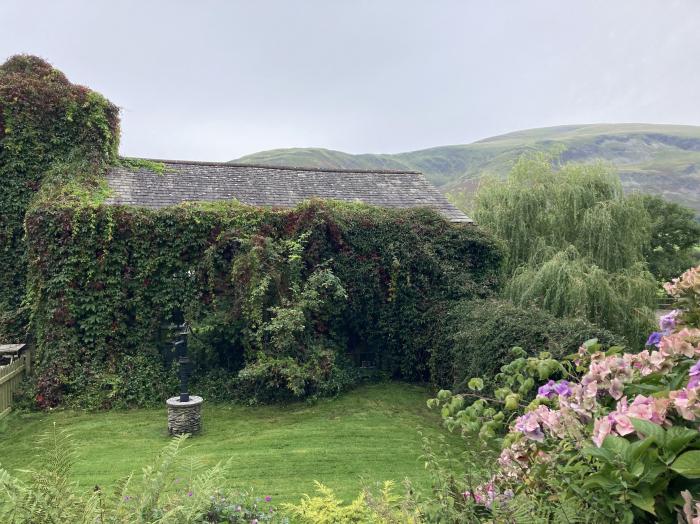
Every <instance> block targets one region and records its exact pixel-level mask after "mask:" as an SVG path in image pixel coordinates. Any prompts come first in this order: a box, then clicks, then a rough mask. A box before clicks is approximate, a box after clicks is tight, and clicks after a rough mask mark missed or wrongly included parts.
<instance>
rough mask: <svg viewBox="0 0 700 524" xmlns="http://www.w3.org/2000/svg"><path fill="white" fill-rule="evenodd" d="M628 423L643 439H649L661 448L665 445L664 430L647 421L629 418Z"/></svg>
mask: <svg viewBox="0 0 700 524" xmlns="http://www.w3.org/2000/svg"><path fill="white" fill-rule="evenodd" d="M630 422H631V423H632V426H633V427H634V429H636V430H637V431H638V432H639V433H641V434H642V435H644V436H645V437H651V438H652V439H654V441H655V442H656V443H657V444H658V445H659V446H660V447H663V446H664V444H665V443H666V432H665V431H664V428H662V427H661V426H659V425H658V424H654V423H653V422H649V421H648V420H642V419H640V418H632V417H630Z"/></svg>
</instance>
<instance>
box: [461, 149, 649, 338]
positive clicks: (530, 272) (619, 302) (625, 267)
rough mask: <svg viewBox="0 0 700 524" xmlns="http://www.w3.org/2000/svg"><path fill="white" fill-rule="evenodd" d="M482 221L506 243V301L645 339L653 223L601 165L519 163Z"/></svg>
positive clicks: (488, 190)
mask: <svg viewBox="0 0 700 524" xmlns="http://www.w3.org/2000/svg"><path fill="white" fill-rule="evenodd" d="M475 204H476V208H475V217H476V219H477V221H478V222H479V223H480V224H481V225H483V226H484V227H486V228H488V229H490V230H491V231H492V232H494V233H496V235H497V236H499V237H501V238H502V239H503V240H504V241H505V244H506V246H507V247H506V250H507V259H506V269H507V271H508V272H509V273H510V274H511V277H512V278H511V280H510V282H509V283H508V284H507V286H506V289H505V294H506V295H507V296H508V297H509V298H510V299H511V300H512V301H513V302H515V303H516V304H518V305H520V306H528V305H531V304H535V305H537V306H539V307H541V308H543V309H546V310H548V311H549V312H551V313H553V314H554V315H556V316H560V317H567V316H570V317H580V318H586V319H587V320H589V321H591V322H594V323H596V324H598V325H600V326H602V327H605V328H607V329H610V330H611V331H615V332H617V333H620V334H622V335H624V336H625V337H627V339H628V340H629V341H630V342H633V341H635V342H636V341H638V340H640V339H642V337H644V336H645V335H647V334H648V331H649V330H650V329H651V319H652V308H653V306H654V292H655V288H656V286H655V282H654V279H653V277H652V276H651V274H650V273H649V272H648V271H647V268H646V264H645V262H644V249H645V247H646V245H647V243H648V242H649V239H650V218H649V216H648V213H647V212H646V210H645V209H644V207H643V205H641V203H640V202H639V200H638V199H630V198H626V197H625V196H624V195H623V194H622V189H621V185H620V181H619V178H618V177H617V176H615V175H613V174H612V173H610V171H609V170H607V169H606V168H605V167H604V166H603V165H602V164H593V165H589V164H586V165H577V164H567V165H564V166H561V167H559V168H557V169H555V166H554V164H553V161H552V159H551V157H549V156H547V155H536V156H533V157H528V158H522V159H521V160H520V161H518V163H517V164H516V165H515V167H514V168H513V171H512V172H511V174H510V175H509V177H508V179H507V180H506V181H505V182H504V181H497V180H489V181H486V182H485V183H484V184H483V186H482V187H481V188H480V190H479V192H478V194H477V196H476V201H475Z"/></svg>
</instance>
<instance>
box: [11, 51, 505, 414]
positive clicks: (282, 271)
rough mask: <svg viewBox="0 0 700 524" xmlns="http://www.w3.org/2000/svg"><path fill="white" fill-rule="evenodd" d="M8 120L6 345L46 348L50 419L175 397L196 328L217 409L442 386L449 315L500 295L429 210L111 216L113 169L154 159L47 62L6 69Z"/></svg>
mask: <svg viewBox="0 0 700 524" xmlns="http://www.w3.org/2000/svg"><path fill="white" fill-rule="evenodd" d="M0 119H2V125H1V126H0V129H1V131H0V183H2V191H0V211H2V213H1V214H0V217H1V218H0V264H1V265H2V267H3V272H2V273H1V276H0V279H1V280H0V336H1V337H3V339H6V340H18V341H19V340H22V339H24V338H25V337H26V336H28V335H30V336H33V337H34V338H35V341H36V349H37V351H36V352H35V353H36V358H37V362H36V366H35V369H36V373H35V379H34V380H35V382H34V384H32V386H31V390H30V391H29V392H30V393H31V394H30V395H28V396H29V397H30V398H31V399H33V401H34V402H35V403H36V404H38V405H39V406H42V407H50V406H57V405H60V404H63V405H74V406H81V407H89V408H95V407H99V408H108V407H120V406H129V405H143V404H148V403H150V402H156V401H157V402H159V401H161V400H162V399H163V396H164V395H166V394H168V393H172V391H173V390H174V384H173V378H174V369H173V366H171V363H172V359H173V355H172V353H171V345H170V344H169V341H170V338H171V336H172V334H171V332H169V331H168V328H167V326H168V325H169V324H171V323H173V322H182V321H183V320H185V321H187V322H188V323H189V324H190V325H191V326H192V331H193V333H192V336H191V337H190V348H191V351H192V354H193V357H194V361H195V363H196V368H195V377H194V378H195V380H198V381H199V383H200V384H208V385H209V386H210V387H211V391H212V396H214V394H215V396H216V398H231V397H236V396H238V397H241V398H244V399H245V400H249V401H251V400H252V401H269V400H287V399H292V398H301V397H307V396H313V395H317V394H326V393H332V392H334V391H338V390H340V389H342V387H345V386H346V385H347V384H349V383H350V382H351V381H352V377H353V373H352V372H351V369H352V368H354V367H356V366H357V365H358V364H360V363H361V362H369V363H370V364H372V365H373V366H375V367H376V368H377V370H379V371H382V372H384V373H385V374H387V375H390V376H394V377H397V378H404V379H408V380H421V381H422V380H428V379H430V371H429V368H428V361H429V356H430V353H431V348H432V347H433V334H434V333H435V326H436V325H437V324H438V323H439V320H440V319H441V317H442V316H443V313H444V312H445V311H447V310H448V309H449V304H450V303H451V302H452V301H454V300H458V299H463V298H474V297H485V296H488V295H489V294H490V293H491V290H492V289H493V287H494V286H495V285H496V282H497V277H498V272H499V266H500V260H501V254H500V253H501V250H500V248H499V246H498V245H497V244H496V243H495V241H494V240H493V239H492V237H490V236H488V235H486V234H485V233H483V232H482V231H480V230H479V229H478V228H476V227H472V226H456V225H453V224H450V223H448V222H447V221H445V220H444V219H443V218H442V217H440V216H439V215H438V214H437V213H435V212H433V211H429V210H386V209H378V208H372V207H368V206H364V205H356V204H341V203H337V202H335V203H334V202H320V201H312V202H307V203H304V204H302V205H300V206H298V207H297V208H295V209H289V210H271V209H260V208H254V207H250V206H243V205H240V204H237V203H234V202H219V203H199V204H183V205H179V206H173V207H168V208H165V209H162V210H148V209H142V208H135V207H128V206H110V205H106V204H105V203H104V202H105V199H106V197H107V196H108V195H109V191H110V190H109V187H108V185H107V183H106V180H105V177H104V176H103V175H104V172H105V170H106V169H107V168H108V167H109V166H111V165H114V164H116V163H121V164H127V165H134V163H136V165H139V166H143V165H144V164H143V162H142V161H138V160H128V159H120V158H118V156H117V146H118V137H119V121H118V110H117V108H116V107H115V106H114V105H112V104H111V103H109V102H108V101H107V100H105V99H104V98H103V97H102V96H100V95H99V94H97V93H94V92H92V91H90V90H89V89H87V88H84V87H80V86H75V85H72V84H70V83H69V82H68V81H67V80H66V78H65V76H64V75H63V74H62V73H60V72H58V71H56V70H55V69H53V68H52V67H51V66H50V65H49V64H47V63H46V62H44V61H43V60H41V59H38V58H35V57H30V56H17V57H13V58H11V59H10V60H9V61H8V62H6V63H5V64H4V65H3V66H1V67H0ZM147 164H148V165H146V166H145V167H148V168H149V169H152V170H154V171H156V172H162V170H163V166H162V165H161V164H158V163H147ZM349 370H350V371H349ZM210 398H212V397H211V396H210Z"/></svg>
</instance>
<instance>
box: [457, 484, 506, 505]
mask: <svg viewBox="0 0 700 524" xmlns="http://www.w3.org/2000/svg"><path fill="white" fill-rule="evenodd" d="M462 496H463V497H464V498H465V499H472V500H473V501H474V502H476V503H477V504H480V505H482V506H486V507H487V508H491V507H493V504H494V502H498V503H499V504H500V505H503V504H507V503H508V502H509V501H510V500H511V499H512V498H513V497H514V496H515V493H514V492H513V490H512V489H507V490H505V491H504V492H503V493H498V491H497V488H496V483H495V479H492V480H490V481H489V482H487V483H485V484H482V485H481V486H479V487H477V488H476V489H475V490H474V491H465V492H464V493H462Z"/></svg>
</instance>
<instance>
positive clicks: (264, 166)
mask: <svg viewBox="0 0 700 524" xmlns="http://www.w3.org/2000/svg"><path fill="white" fill-rule="evenodd" d="M120 158H123V159H124V160H145V161H147V162H161V163H163V164H180V165H195V166H227V167H258V168H262V169H279V170H281V171H312V172H320V173H374V174H380V175H423V173H422V172H420V171H410V170H405V171H399V170H392V169H334V168H323V167H305V166H276V165H273V164H246V163H243V162H208V161H203V160H166V159H163V158H143V157H120ZM423 176H425V175H423Z"/></svg>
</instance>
